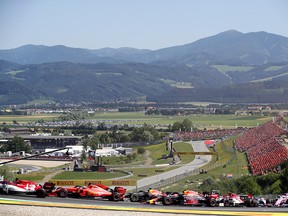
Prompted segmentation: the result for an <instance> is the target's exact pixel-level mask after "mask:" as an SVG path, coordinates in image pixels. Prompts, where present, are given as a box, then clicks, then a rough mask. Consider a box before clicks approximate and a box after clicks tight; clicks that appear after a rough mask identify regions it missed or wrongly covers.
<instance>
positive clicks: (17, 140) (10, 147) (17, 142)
mask: <svg viewBox="0 0 288 216" xmlns="http://www.w3.org/2000/svg"><path fill="white" fill-rule="evenodd" d="M6 151H12V152H20V151H25V152H31V147H30V145H28V144H27V143H26V142H25V141H24V139H22V138H21V137H18V136H15V137H14V138H13V139H12V140H10V141H8V142H7V146H6Z"/></svg>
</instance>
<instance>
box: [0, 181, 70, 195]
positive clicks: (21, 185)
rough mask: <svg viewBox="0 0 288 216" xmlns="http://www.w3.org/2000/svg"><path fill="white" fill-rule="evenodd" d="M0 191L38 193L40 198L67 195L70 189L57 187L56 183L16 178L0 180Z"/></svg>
mask: <svg viewBox="0 0 288 216" xmlns="http://www.w3.org/2000/svg"><path fill="white" fill-rule="evenodd" d="M0 191H1V192H2V193H4V194H26V195H29V194H31V195H36V196H37V197H39V198H44V197H46V196H59V197H66V196H67V195H68V191H67V190H65V188H55V184H53V183H50V182H46V183H45V184H44V185H43V186H42V185H41V184H36V183H34V182H32V181H28V180H20V179H16V181H0Z"/></svg>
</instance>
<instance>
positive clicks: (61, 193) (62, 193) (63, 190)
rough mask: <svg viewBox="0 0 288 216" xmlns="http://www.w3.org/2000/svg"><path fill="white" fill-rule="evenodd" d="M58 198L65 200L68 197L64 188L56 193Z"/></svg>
mask: <svg viewBox="0 0 288 216" xmlns="http://www.w3.org/2000/svg"><path fill="white" fill-rule="evenodd" d="M58 196H59V197H62V198H65V197H67V196H68V191H67V190H66V189H65V188H61V189H60V190H59V191H58Z"/></svg>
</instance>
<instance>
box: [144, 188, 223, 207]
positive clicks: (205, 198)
mask: <svg viewBox="0 0 288 216" xmlns="http://www.w3.org/2000/svg"><path fill="white" fill-rule="evenodd" d="M218 196H219V194H216V193H204V194H200V193H198V192H196V191H192V190H185V191H183V193H178V192H173V193H170V192H166V193H163V194H162V195H161V196H157V197H155V198H152V199H150V200H148V201H147V202H146V203H148V204H157V203H162V204H163V205H191V206H210V207H214V206H216V205H217V198H218Z"/></svg>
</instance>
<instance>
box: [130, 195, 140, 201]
mask: <svg viewBox="0 0 288 216" xmlns="http://www.w3.org/2000/svg"><path fill="white" fill-rule="evenodd" d="M130 201H131V202H139V195H138V194H137V193H132V194H131V196H130Z"/></svg>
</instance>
